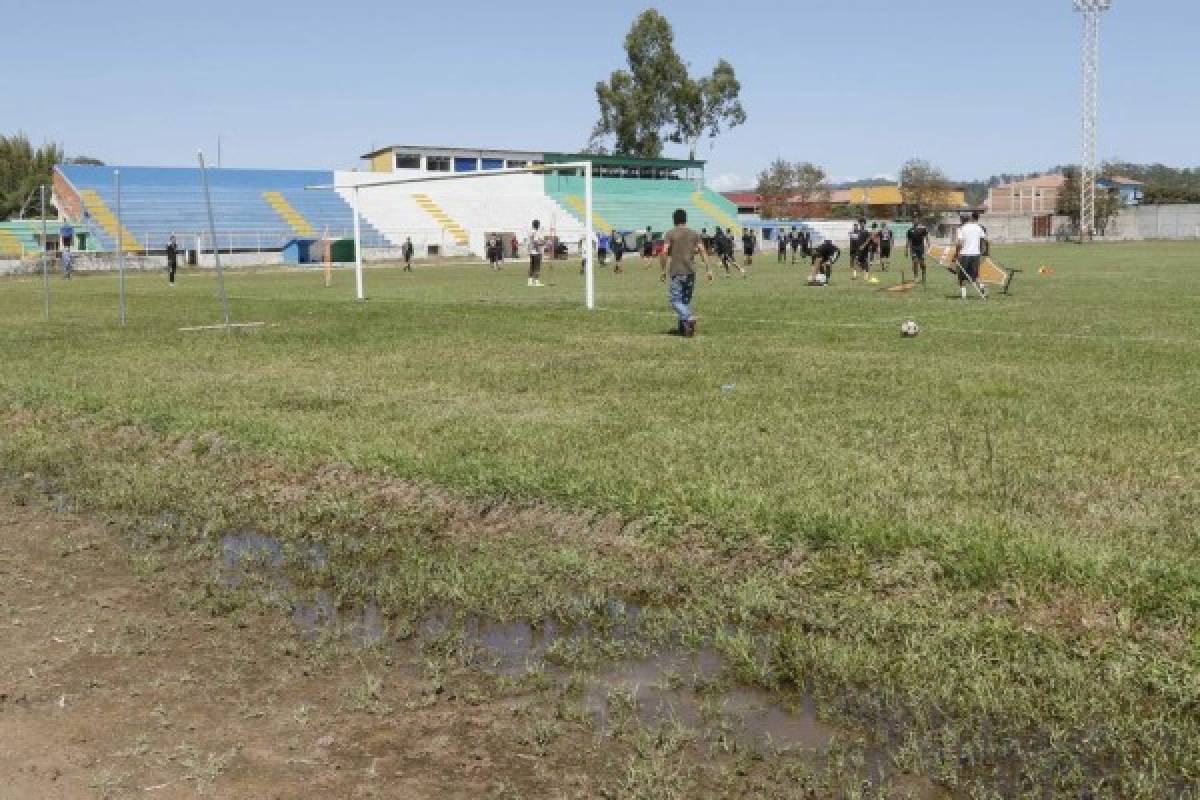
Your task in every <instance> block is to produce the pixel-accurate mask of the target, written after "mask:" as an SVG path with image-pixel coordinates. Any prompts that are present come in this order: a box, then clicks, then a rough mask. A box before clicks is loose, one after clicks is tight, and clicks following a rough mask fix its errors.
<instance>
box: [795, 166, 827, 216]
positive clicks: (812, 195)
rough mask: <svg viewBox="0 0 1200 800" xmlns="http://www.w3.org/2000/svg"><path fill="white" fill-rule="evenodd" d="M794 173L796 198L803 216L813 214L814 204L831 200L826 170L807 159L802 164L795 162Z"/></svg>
mask: <svg viewBox="0 0 1200 800" xmlns="http://www.w3.org/2000/svg"><path fill="white" fill-rule="evenodd" d="M792 174H793V177H794V179H795V187H796V197H795V200H796V202H797V203H799V204H800V207H801V214H802V215H803V216H810V215H812V213H813V208H812V207H813V205H814V204H818V203H819V204H822V205H823V204H825V203H827V202H829V184H828V183H827V178H828V176H827V175H826V174H825V170H823V169H821V168H820V167H818V166H817V165H816V164H813V163H811V162H808V161H805V162H804V163H802V164H794V165H793V166H792Z"/></svg>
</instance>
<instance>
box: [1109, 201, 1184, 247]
mask: <svg viewBox="0 0 1200 800" xmlns="http://www.w3.org/2000/svg"><path fill="white" fill-rule="evenodd" d="M1105 238H1110V239H1113V238H1115V239H1134V240H1138V239H1197V238H1200V205H1195V204H1193V205H1163V206H1137V207H1135V208H1126V209H1122V211H1121V212H1120V213H1119V214H1117V218H1116V219H1115V220H1113V221H1112V222H1111V223H1109V226H1108V231H1107V236H1106V237H1105Z"/></svg>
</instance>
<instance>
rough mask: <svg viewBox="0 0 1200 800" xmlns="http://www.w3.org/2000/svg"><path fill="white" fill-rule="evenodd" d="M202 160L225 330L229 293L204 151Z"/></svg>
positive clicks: (201, 152) (205, 201)
mask: <svg viewBox="0 0 1200 800" xmlns="http://www.w3.org/2000/svg"><path fill="white" fill-rule="evenodd" d="M196 157H197V158H198V159H199V160H200V181H201V183H203V185H204V205H205V206H206V207H207V208H208V233H209V236H211V237H212V244H213V258H214V259H216V262H217V290H218V291H219V292H220V293H221V307H222V309H223V310H224V312H225V330H227V331H228V330H230V322H229V295H228V294H226V293H225V271H224V270H223V269H222V268H221V248H220V247H218V246H217V222H216V219H215V218H214V217H213V209H212V196H211V195H210V194H209V191H208V170H207V169H205V167H204V151H203V150H200V151H198V152H197V153H196Z"/></svg>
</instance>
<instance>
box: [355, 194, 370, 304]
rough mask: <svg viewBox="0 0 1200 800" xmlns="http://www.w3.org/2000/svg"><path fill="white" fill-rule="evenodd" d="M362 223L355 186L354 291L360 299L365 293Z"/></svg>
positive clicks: (363, 297) (362, 298)
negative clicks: (359, 217)
mask: <svg viewBox="0 0 1200 800" xmlns="http://www.w3.org/2000/svg"><path fill="white" fill-rule="evenodd" d="M362 264H363V262H362V224H361V223H360V222H359V220H358V187H357V186H355V187H354V292H355V296H356V297H357V298H358V299H359V300H366V299H367V298H366V297H365V296H364V295H363V267H362Z"/></svg>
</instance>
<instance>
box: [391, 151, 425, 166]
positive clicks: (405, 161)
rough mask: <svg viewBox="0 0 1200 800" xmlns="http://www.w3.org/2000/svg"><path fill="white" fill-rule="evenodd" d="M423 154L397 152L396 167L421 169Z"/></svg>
mask: <svg viewBox="0 0 1200 800" xmlns="http://www.w3.org/2000/svg"><path fill="white" fill-rule="evenodd" d="M420 168H421V156H420V155H419V154H417V153H396V169H420Z"/></svg>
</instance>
